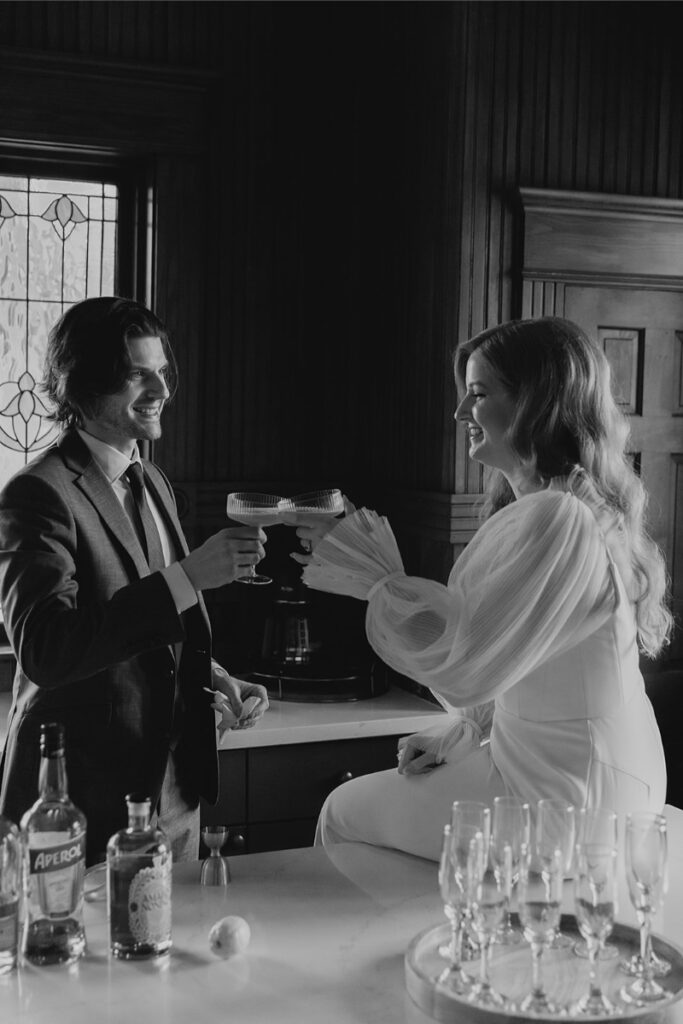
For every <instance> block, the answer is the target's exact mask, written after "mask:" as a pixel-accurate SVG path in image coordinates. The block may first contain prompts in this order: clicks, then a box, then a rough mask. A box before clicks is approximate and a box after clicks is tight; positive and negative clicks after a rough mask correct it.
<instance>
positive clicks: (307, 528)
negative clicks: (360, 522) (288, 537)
mask: <svg viewBox="0 0 683 1024" xmlns="http://www.w3.org/2000/svg"><path fill="white" fill-rule="evenodd" d="M343 497H344V515H345V516H350V515H351V514H352V513H353V512H355V511H356V506H355V505H354V504H352V502H350V501H349V499H348V498H347V497H346V495H344V496H343ZM282 520H283V522H285V523H286V524H287V525H288V526H296V528H297V530H296V535H297V537H298V538H299V541H300V543H301V547H302V548H303V549H304V551H305V552H306V554H305V555H300V554H298V552H295V551H293V552H292V553H291V555H290V558H293V559H294V561H295V562H299V564H300V565H308V563H309V562H310V561H311V559H310V555H311V554H312V552H313V551H315V549H316V548H317V546H318V544H319V543H320V541H321V540H323V538H324V537H326V536H327V534H328V533H329V532H330V530H333V529H334V528H335V526H336V525H337V524H338V523H339V522H340V519H339V516H332V515H330V516H326V515H320V513H318V514H316V515H309V514H307V513H306V512H283V513H282Z"/></svg>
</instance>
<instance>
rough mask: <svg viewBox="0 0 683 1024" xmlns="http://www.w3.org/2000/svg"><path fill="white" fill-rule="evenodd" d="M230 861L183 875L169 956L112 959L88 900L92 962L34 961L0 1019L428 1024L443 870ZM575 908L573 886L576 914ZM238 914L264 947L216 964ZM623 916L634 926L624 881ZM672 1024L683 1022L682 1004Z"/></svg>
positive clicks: (676, 845)
mask: <svg viewBox="0 0 683 1024" xmlns="http://www.w3.org/2000/svg"><path fill="white" fill-rule="evenodd" d="M666 813H667V817H668V822H669V837H670V843H669V862H670V866H671V870H670V885H669V893H668V896H667V899H666V905H665V907H664V909H663V911H662V912H661V914H658V915H657V916H656V917H655V932H657V933H661V934H663V935H665V936H666V937H667V938H668V939H669V940H670V941H673V942H675V943H677V944H679V945H680V944H681V942H682V941H683V871H681V862H682V861H683V812H682V811H680V810H678V809H676V808H670V807H667V808H666ZM230 863H231V870H232V883H231V884H230V886H229V887H228V889H227V891H223V890H220V889H214V888H211V889H203V888H202V887H201V886H199V884H198V879H199V864H198V863H197V862H195V863H190V864H182V865H177V866H176V867H175V868H174V872H173V949H172V951H171V953H170V955H169V956H167V957H162V958H160V959H159V960H158V961H141V962H139V963H125V962H120V961H116V960H114V959H111V958H110V957H109V954H108V945H107V920H106V917H107V915H106V904H105V903H104V902H97V903H88V904H86V915H85V923H86V931H87V940H88V950H87V953H86V955H85V957H84V958H83V959H82V960H81V961H80V962H79V963H78V964H76V965H74V966H72V967H71V968H62V967H44V968H37V967H30V966H29V967H26V968H21V970H20V971H19V972H14V973H13V974H11V975H9V976H6V977H2V978H0V1020H6V1021H12V1022H13V1024H93V1022H96V1024H131V1022H134V1024H137V1022H139V1021H144V1020H146V1019H147V1018H149V1019H151V1020H154V1021H159V1022H161V1024H186V1022H187V1021H188V1020H190V1021H193V1022H194V1024H218V1022H222V1021H232V1022H235V1024H319V1022H320V1021H327V1022H329V1024H370V1022H372V1024H430V1021H431V1018H429V1017H427V1016H426V1015H425V1014H424V1013H422V1011H421V1010H419V1009H418V1008H417V1007H416V1006H414V1005H413V1003H412V1002H411V1001H410V998H409V996H408V995H407V992H406V988H405V981H404V963H403V958H404V954H405V951H406V948H407V946H408V944H409V943H410V941H411V939H412V938H413V937H414V936H415V935H416V934H417V933H418V932H420V931H422V930H423V929H425V928H429V927H431V926H432V925H435V924H440V923H443V922H444V921H445V919H444V916H443V911H442V906H441V901H440V899H439V893H438V886H437V879H436V864H433V863H431V862H430V861H425V860H421V859H419V858H415V857H410V856H408V855H406V854H402V853H398V852H396V851H392V850H384V849H380V848H378V847H371V846H365V845H363V844H343V845H340V846H336V847H331V848H330V849H328V850H324V849H322V848H320V847H316V848H313V849H305V850H283V851H279V852H277V853H258V854H248V855H246V856H243V857H235V858H233V859H232V860H231V862H230ZM572 904H573V900H572V893H571V884H570V883H569V882H568V883H566V886H565V899H564V909H565V910H571V908H572ZM226 914H237V915H240V916H241V917H244V918H245V919H246V920H247V921H248V923H249V926H250V928H251V933H252V938H251V943H250V946H249V947H248V949H247V951H246V952H245V953H243V954H241V955H240V956H236V957H234V958H233V959H231V960H218V959H216V958H215V957H214V956H213V955H212V954H211V952H210V950H209V946H208V942H207V935H208V932H209V928H210V927H211V925H212V924H213V923H214V922H215V921H216V920H218V919H220V918H221V917H223V916H225V915H226ZM619 918H620V919H621V920H623V921H625V922H626V923H628V924H631V925H634V924H635V914H634V912H633V910H632V908H631V906H630V902H629V900H628V896H627V895H626V892H625V881H623V879H622V885H621V900H620V908H619ZM584 967H585V970H586V972H587V964H586V963H585V961H584ZM473 969H476V968H475V967H474V966H473ZM586 977H587V975H586ZM472 1019H473V1018H472V1016H471V1015H469V1014H467V1013H463V1014H462V1020H463V1021H467V1020H472ZM474 1019H478V1020H479V1021H481V1020H482V1019H483V1018H482V1016H481V1014H479V1015H477V1017H475V1018H474ZM518 1019H519V1018H518ZM650 1019H652V1018H650ZM667 1021H668V1022H669V1024H671V1022H675V1024H683V1002H680V1001H679V1002H678V1003H677V1004H675V1006H674V1007H673V1008H672V1009H671V1010H670V1011H669V1015H668V1016H667Z"/></svg>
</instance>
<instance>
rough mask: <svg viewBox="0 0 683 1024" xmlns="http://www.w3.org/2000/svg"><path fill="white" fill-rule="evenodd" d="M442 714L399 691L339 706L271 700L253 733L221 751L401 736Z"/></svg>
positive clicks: (226, 737) (239, 733)
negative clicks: (368, 737) (285, 744)
mask: <svg viewBox="0 0 683 1024" xmlns="http://www.w3.org/2000/svg"><path fill="white" fill-rule="evenodd" d="M444 714H445V712H444V711H443V709H442V708H441V707H440V706H439V705H437V704H432V703H430V702H429V701H427V700H424V699H423V698H422V697H418V696H416V695H415V694H412V693H408V692H407V691H406V690H401V689H399V688H397V687H392V688H390V689H389V690H388V691H387V693H384V694H382V696H381V697H371V698H370V699H368V700H358V701H344V702H340V703H335V704H327V703H324V704H312V703H311V704H309V703H299V702H294V701H283V700H273V699H272V698H271V701H270V707H269V708H268V711H266V713H265V715H264V716H263V718H262V719H261V721H260V722H259V723H258V725H257V726H255V727H254V728H253V729H238V730H234V731H231V732H226V733H224V734H223V736H222V738H221V740H220V742H219V744H218V747H219V749H220V750H239V749H242V748H245V747H249V748H253V747H272V746H278V745H280V744H284V743H316V742H319V741H322V740H340V739H360V738H362V737H364V736H399V735H408V734H409V733H411V732H417V731H418V730H420V729H425V728H426V727H427V726H428V725H432V724H433V723H434V721H435V720H436V719H437V718H438V717H439V716H441V715H444Z"/></svg>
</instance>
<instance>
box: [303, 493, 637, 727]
mask: <svg viewBox="0 0 683 1024" xmlns="http://www.w3.org/2000/svg"><path fill="white" fill-rule="evenodd" d="M334 532H336V531H333V534H332V535H330V539H331V537H332V536H333V535H334ZM326 543H329V542H328V541H327V538H326V541H323V542H322V543H321V544H320V545H319V548H318V549H317V551H316V556H317V557H316V565H315V566H309V567H308V568H307V570H306V573H305V574H304V581H305V582H309V583H310V585H313V586H316V587H318V588H319V589H323V590H324V589H330V590H332V591H335V589H336V588H335V586H334V584H333V583H332V582H331V581H332V578H333V577H334V575H335V572H334V570H332V571H331V572H330V577H329V580H326V566H325V550H324V545H325V544H326ZM345 557H346V558H348V547H347V550H346V555H345ZM362 566H363V573H362V575H363V587H364V592H363V594H361V593H358V592H357V594H356V596H366V597H369V603H368V611H367V617H366V627H367V634H368V639H369V641H370V643H371V645H372V646H373V648H374V649H375V651H376V652H377V653H378V654H379V656H380V657H381V658H382V659H383V660H384V661H385V662H386V663H387V664H388V665H390V666H391V667H392V668H394V669H396V671H398V672H400V673H402V674H403V675H406V676H409V677H410V678H413V679H416V680H417V681H418V682H420V683H423V684H424V685H426V686H428V687H430V688H431V689H432V690H434V691H435V692H437V693H438V694H440V695H441V696H442V697H443V698H445V701H444V703H445V704H447V705H451V706H453V707H458V708H465V707H468V706H476V705H481V704H484V703H485V702H487V701H490V700H492V699H494V698H495V697H496V696H497V695H498V694H500V693H502V692H504V691H505V690H506V689H508V688H509V687H511V686H514V685H515V683H517V682H518V681H519V680H520V679H521V678H523V677H524V676H525V675H527V674H528V673H529V672H531V671H533V670H534V669H535V668H537V667H538V666H539V665H540V664H542V663H543V662H544V661H546V660H547V659H548V658H551V657H555V656H557V655H559V654H561V653H562V652H564V651H566V650H568V649H570V648H572V647H573V646H574V645H576V644H577V643H579V642H580V641H581V640H583V639H584V638H585V637H586V636H588V635H590V634H591V633H593V632H594V631H595V630H597V629H598V628H599V627H600V626H601V625H602V624H603V623H604V622H605V621H606V620H607V618H608V617H609V615H610V614H611V613H612V612H613V610H614V607H615V602H616V600H617V596H616V592H615V588H614V585H613V581H612V576H611V571H610V562H609V559H608V557H607V551H606V547H605V541H604V539H603V535H602V533H601V530H600V527H599V525H598V521H597V519H596V516H595V515H594V513H593V511H592V510H591V508H589V507H588V505H586V504H585V503H584V501H582V500H581V499H580V498H578V497H576V495H575V494H573V493H571V492H565V493H562V492H559V491H555V490H547V491H542V492H539V493H537V494H532V495H527V496H526V497H524V498H521V499H519V500H518V501H515V502H513V503H512V504H510V505H508V506H507V507H506V508H504V509H502V510H501V511H500V512H497V513H496V515H494V516H492V517H491V519H489V520H488V521H487V522H486V523H485V524H484V525H483V526H482V527H481V528H480V530H479V531H478V533H477V534H476V536H475V537H474V539H473V540H472V541H471V543H470V544H469V546H468V547H467V549H466V550H465V551H464V552H463V554H462V555H461V557H460V559H459V560H458V562H457V563H456V564H455V566H454V568H453V570H452V572H451V575H450V578H449V581H448V585H447V586H443V585H442V584H439V583H436V582H433V581H430V580H425V579H421V578H418V577H409V576H406V575H405V574H404V573H403V572H402V566H400V565H397V564H395V562H393V563H392V562H391V560H387V558H386V557H383V558H381V559H380V560H379V561H378V564H377V566H376V576H375V579H374V581H373V580H372V578H371V574H370V573H369V571H368V559H367V554H364V555H363V559H362ZM309 570H311V571H310V572H309ZM307 575H308V576H309V578H308V579H307ZM328 583H329V584H330V585H329V586H328V585H327V584H328ZM344 592H346V593H348V592H349V590H348V589H346V590H345V591H344Z"/></svg>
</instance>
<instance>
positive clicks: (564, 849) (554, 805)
mask: <svg viewBox="0 0 683 1024" xmlns="http://www.w3.org/2000/svg"><path fill="white" fill-rule="evenodd" d="M575 839H576V814H575V812H574V805H573V804H570V803H569V802H568V801H567V800H560V799H549V798H544V799H542V800H539V801H538V803H537V805H536V845H537V847H538V849H539V851H540V852H541V853H542V854H543V853H545V854H547V855H549V854H552V853H553V852H554V851H555V850H559V851H560V853H561V855H562V869H563V872H564V876H565V878H567V877H568V876H569V875H570V874H571V870H572V862H573V859H574V843H575ZM571 945H573V940H572V939H570V938H569V936H568V935H564V934H563V933H562V932H561V931H560V929H559V927H558V929H557V931H556V932H555V936H554V938H553V941H552V943H551V947H552V949H563V948H566V947H567V946H571Z"/></svg>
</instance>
